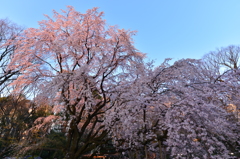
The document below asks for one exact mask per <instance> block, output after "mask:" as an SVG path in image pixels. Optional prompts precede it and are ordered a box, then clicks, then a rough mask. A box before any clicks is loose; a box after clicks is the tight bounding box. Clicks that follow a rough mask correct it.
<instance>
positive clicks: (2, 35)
mask: <svg viewBox="0 0 240 159" xmlns="http://www.w3.org/2000/svg"><path fill="white" fill-rule="evenodd" d="M22 31H23V28H22V27H20V26H18V25H17V24H15V23H13V22H11V21H10V20H8V19H0V93H1V94H2V93H3V92H2V91H3V89H4V88H6V86H7V85H8V84H9V83H10V82H12V80H14V79H15V78H16V77H15V76H14V75H17V74H18V73H19V72H18V70H16V69H8V64H9V63H10V61H11V58H12V55H13V53H14V51H15V49H16V45H15V44H14V43H15V40H16V37H17V36H18V35H19V34H20V33H21V32H22ZM9 41H11V43H9Z"/></svg>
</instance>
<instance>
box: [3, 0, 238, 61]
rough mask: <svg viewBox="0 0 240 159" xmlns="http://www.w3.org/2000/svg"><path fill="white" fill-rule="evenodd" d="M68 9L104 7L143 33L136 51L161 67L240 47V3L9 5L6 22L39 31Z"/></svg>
mask: <svg viewBox="0 0 240 159" xmlns="http://www.w3.org/2000/svg"><path fill="white" fill-rule="evenodd" d="M67 5H71V6H74V7H75V9H76V10H77V11H80V12H85V11H86V10H87V9H90V8H93V7H99V8H100V9H99V10H100V11H104V13H105V14H104V15H105V16H104V18H105V19H106V20H107V23H108V24H110V25H115V24H117V25H118V26H119V27H120V28H124V29H130V30H137V31H138V34H137V35H136V36H135V37H134V39H135V46H136V48H137V49H139V50H140V51H142V52H144V53H147V56H148V58H149V59H153V60H156V64H160V63H161V62H162V61H163V60H164V59H165V58H174V59H175V60H178V59H181V58H197V59H199V58H201V57H202V56H203V55H204V54H206V53H208V52H209V51H213V50H215V49H216V48H220V47H225V46H228V45H238V44H239V43H240V0H119V1H117V0H5V1H2V2H1V6H0V18H6V17H8V18H9V19H10V20H12V21H14V22H16V23H17V24H20V25H23V26H25V27H38V21H41V20H43V19H45V17H44V16H43V14H47V15H52V10H53V9H54V10H56V11H60V9H66V6H67Z"/></svg>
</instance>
